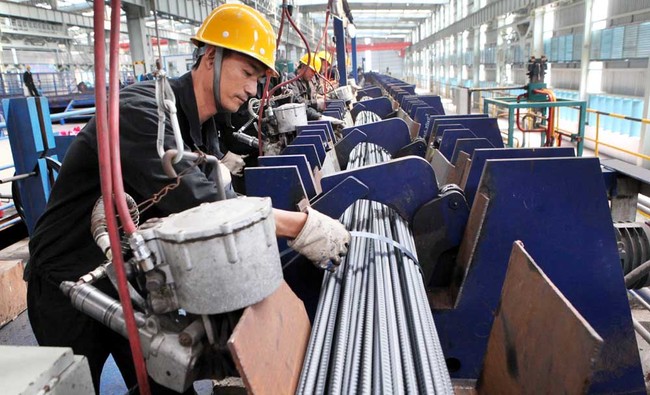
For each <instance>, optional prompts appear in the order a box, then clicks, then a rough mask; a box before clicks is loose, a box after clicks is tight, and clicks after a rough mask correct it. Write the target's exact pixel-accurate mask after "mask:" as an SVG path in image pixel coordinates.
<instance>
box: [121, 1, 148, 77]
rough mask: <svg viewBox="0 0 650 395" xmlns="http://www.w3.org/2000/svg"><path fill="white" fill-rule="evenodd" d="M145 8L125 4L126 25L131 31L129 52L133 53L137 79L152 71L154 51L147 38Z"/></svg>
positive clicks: (132, 57)
mask: <svg viewBox="0 0 650 395" xmlns="http://www.w3.org/2000/svg"><path fill="white" fill-rule="evenodd" d="M147 11H148V10H146V9H145V8H144V7H140V6H137V5H133V4H129V3H125V4H124V12H126V25H127V29H128V31H129V50H130V51H131V61H132V62H133V69H134V73H135V75H136V77H137V76H138V75H140V74H146V73H147V72H148V71H151V67H150V66H152V65H153V62H152V58H153V55H152V50H151V41H150V39H149V37H147V25H146V24H145V20H144V17H145V13H146V12H147Z"/></svg>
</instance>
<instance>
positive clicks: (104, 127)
mask: <svg viewBox="0 0 650 395" xmlns="http://www.w3.org/2000/svg"><path fill="white" fill-rule="evenodd" d="M111 9H112V15H111V66H113V65H116V66H117V65H118V44H119V32H120V29H119V26H120V25H119V23H120V9H121V8H120V1H119V0H112V1H111ZM93 11H94V17H93V18H94V24H95V40H94V51H95V87H96V88H95V103H96V115H95V118H96V124H97V144H98V156H99V168H100V180H101V190H102V198H103V201H104V208H105V210H106V226H107V229H108V234H109V239H110V244H111V251H112V254H113V257H114V263H115V270H116V274H117V279H118V294H119V297H120V303H121V304H122V307H123V310H124V318H125V321H126V328H127V333H128V338H129V345H130V348H131V355H132V358H133V363H134V366H135V371H136V376H137V379H138V386H139V389H140V394H143V395H149V394H150V389H149V380H148V377H147V370H146V367H145V363H144V357H143V355H142V347H141V344H140V335H139V332H138V328H137V324H136V321H135V316H134V312H133V305H132V304H131V298H130V296H129V292H128V288H127V281H126V273H125V270H124V259H123V257H122V252H121V244H120V237H119V232H118V226H117V219H116V217H115V207H114V205H113V185H114V183H113V176H112V174H111V172H112V171H113V170H114V169H113V166H112V164H111V136H110V134H109V130H108V116H107V108H106V104H107V103H106V79H105V66H106V55H105V52H104V49H105V34H104V3H103V2H99V1H97V2H95V3H94V4H93ZM113 58H115V59H114V60H113ZM117 70H118V68H117V67H111V72H112V74H115V73H116V72H117ZM115 76H116V74H115ZM115 76H113V78H111V79H110V81H111V86H110V89H111V91H110V92H109V96H110V98H111V103H112V105H111V112H112V118H111V119H112V120H113V122H112V126H113V128H114V129H116V131H117V129H118V126H119V118H118V117H119V111H118V106H119V91H118V89H119V88H118V87H119V82H118V79H117V78H115ZM115 120H118V121H117V122H115ZM116 136H117V138H119V135H117V133H116ZM115 141H117V143H116V144H113V145H114V146H118V150H117V162H118V167H117V170H118V172H117V175H118V179H117V180H116V181H119V182H120V183H121V182H122V179H121V169H120V167H119V140H117V139H116V140H115ZM119 200H120V199H119V198H118V201H119ZM122 200H123V201H124V197H123V190H122ZM123 211H124V215H123V217H122V218H123V221H124V224H125V230H126V231H127V233H131V232H133V231H134V230H135V226H134V225H133V222H132V221H131V219H130V216H128V215H127V213H128V209H127V208H126V202H123Z"/></svg>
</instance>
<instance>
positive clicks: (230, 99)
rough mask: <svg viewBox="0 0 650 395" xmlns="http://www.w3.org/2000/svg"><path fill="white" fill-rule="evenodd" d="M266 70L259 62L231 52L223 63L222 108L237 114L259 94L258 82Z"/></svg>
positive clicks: (221, 82)
mask: <svg viewBox="0 0 650 395" xmlns="http://www.w3.org/2000/svg"><path fill="white" fill-rule="evenodd" d="M265 71H266V69H265V67H264V66H263V65H262V63H260V62H258V61H257V60H255V59H253V58H251V57H249V56H246V55H242V54H240V53H237V52H231V53H230V54H228V56H226V57H225V58H224V59H223V61H222V62H221V81H220V82H219V83H220V85H219V89H220V90H221V98H220V100H221V106H222V107H223V108H224V109H225V110H226V111H230V112H236V111H237V110H238V109H239V107H241V106H242V104H244V103H245V102H246V101H247V100H248V99H249V98H250V97H253V96H255V95H256V94H257V81H258V80H259V79H260V78H262V77H263V76H264V73H265Z"/></svg>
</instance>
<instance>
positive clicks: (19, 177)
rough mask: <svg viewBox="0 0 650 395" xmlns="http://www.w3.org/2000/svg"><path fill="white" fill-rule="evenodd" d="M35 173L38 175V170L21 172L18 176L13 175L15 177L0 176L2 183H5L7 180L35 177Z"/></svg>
mask: <svg viewBox="0 0 650 395" xmlns="http://www.w3.org/2000/svg"><path fill="white" fill-rule="evenodd" d="M35 175H36V172H35V171H32V172H30V173H24V174H19V175H17V176H13V177H8V178H0V184H5V183H7V182H13V181H18V180H24V179H25V178H29V177H34V176H35Z"/></svg>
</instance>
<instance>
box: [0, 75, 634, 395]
mask: <svg viewBox="0 0 650 395" xmlns="http://www.w3.org/2000/svg"><path fill="white" fill-rule="evenodd" d="M366 79H367V80H370V81H372V82H374V83H375V84H376V85H375V86H372V87H367V88H365V89H363V90H360V91H359V92H358V98H359V99H361V98H363V99H364V100H362V101H359V102H357V103H355V104H354V105H353V107H352V110H351V113H352V115H353V116H354V117H358V116H359V115H360V114H361V113H362V112H364V111H368V112H372V113H374V114H376V115H378V116H379V117H380V118H382V120H381V121H379V122H375V123H370V124H365V125H358V126H355V127H350V128H346V129H343V130H342V132H341V133H340V134H338V133H335V130H333V129H332V127H331V125H330V124H329V123H327V122H310V123H309V125H307V126H303V127H299V129H298V131H297V132H298V137H296V139H294V140H293V141H292V142H291V144H290V145H289V146H288V147H287V148H286V149H285V150H284V151H283V152H282V154H281V155H279V156H272V157H261V158H260V167H256V168H247V169H246V170H245V175H246V184H247V185H246V187H247V191H248V193H249V195H253V196H271V198H272V201H273V205H274V207H277V208H284V209H289V210H296V209H298V208H302V207H304V206H305V205H307V204H310V205H311V206H312V207H314V208H316V209H317V210H319V211H321V212H324V213H326V214H328V215H330V216H332V217H339V216H341V215H342V214H343V213H344V211H345V210H346V209H347V208H348V207H349V206H350V205H351V204H352V203H354V202H355V201H357V200H359V199H368V200H373V201H376V202H379V203H382V204H384V205H386V206H388V207H390V208H391V209H393V210H394V211H395V212H396V213H398V214H399V215H400V216H401V217H402V218H404V219H405V220H406V221H407V222H408V224H409V228H410V230H411V232H412V234H413V238H414V241H415V248H416V251H414V253H416V254H417V257H418V258H419V259H418V260H419V265H420V267H421V272H422V278H423V282H424V285H425V286H426V290H427V298H428V302H429V305H430V307H431V312H432V316H433V319H434V321H435V324H436V328H437V332H438V336H439V339H440V344H441V345H442V349H443V352H444V357H445V360H446V362H447V367H448V369H449V372H450V373H451V376H452V378H463V379H478V378H479V377H480V376H481V374H482V367H483V363H484V358H485V355H486V350H487V347H488V339H489V337H490V334H491V330H492V329H493V328H492V324H493V322H494V319H495V312H497V311H498V310H499V308H500V307H499V306H500V298H501V289H502V286H503V283H504V281H505V278H506V269H507V268H508V261H509V257H510V252H511V249H512V245H513V243H514V242H515V241H516V240H520V241H522V243H523V245H524V246H525V248H526V251H527V252H528V253H529V254H530V256H532V258H534V259H535V261H536V262H537V264H538V265H539V266H540V267H541V269H542V270H543V271H544V273H545V274H546V275H547V276H548V278H550V280H551V281H552V282H553V283H554V284H555V286H556V287H557V289H559V291H560V292H561V293H562V294H563V295H564V296H565V297H566V299H567V300H568V301H569V302H570V303H571V304H572V305H573V306H574V307H575V309H576V310H577V311H578V312H579V313H580V314H581V315H582V317H584V320H585V321H586V322H587V323H588V324H590V325H591V327H593V329H594V330H595V331H596V332H597V333H598V334H599V335H600V337H601V338H602V341H603V343H602V347H601V348H600V352H599V355H598V357H597V358H596V362H595V363H594V366H593V375H592V376H591V377H590V382H591V385H590V387H588V388H589V391H590V392H593V393H614V392H616V393H645V387H644V381H643V374H642V369H641V365H640V360H639V355H638V351H637V347H636V342H635V337H634V329H633V322H632V318H631V315H630V310H629V304H628V300H627V296H626V290H625V285H624V282H623V276H622V274H623V272H622V269H621V265H620V261H621V259H620V256H619V250H618V247H617V240H616V237H615V234H614V232H613V227H612V214H611V213H610V207H609V205H608V195H609V197H611V198H614V197H615V196H616V195H617V176H616V175H613V176H612V173H611V172H605V173H603V171H602V170H601V166H600V163H599V161H598V159H597V158H580V157H575V154H574V151H573V149H572V148H569V147H556V148H536V149H533V148H518V149H515V148H508V149H506V148H504V145H503V142H502V139H501V135H500V132H499V129H498V127H497V124H496V120H495V119H494V118H489V117H487V116H485V115H472V116H462V115H460V116H457V115H445V114H444V110H443V108H442V105H441V103H440V99H439V98H437V97H433V96H419V95H416V94H415V93H414V88H415V87H414V86H413V85H410V84H406V83H404V82H402V81H399V80H396V79H393V78H390V77H385V76H381V75H367V76H366ZM37 100H38V102H37ZM44 100H45V99H42V98H40V99H34V98H28V99H14V100H11V101H8V102H5V103H3V104H4V109H5V114H7V119H8V124H7V127H8V129H9V135H10V139H11V145H12V151H13V152H14V157H15V158H14V162H15V165H16V171H17V172H18V173H20V174H28V173H35V175H36V177H29V178H26V179H23V180H20V182H19V183H18V184H19V185H20V190H21V196H22V197H23V199H22V201H23V206H24V207H25V209H26V212H29V214H28V215H26V219H27V223H28V226H29V228H30V229H32V228H33V224H34V221H35V219H36V217H37V215H38V213H40V212H41V211H42V209H43V207H44V204H45V200H46V199H47V196H48V193H49V186H50V185H51V182H52V179H51V176H50V173H51V172H49V171H48V165H47V159H46V157H49V156H51V154H53V153H54V152H55V151H54V149H55V141H54V139H53V138H52V134H51V128H50V126H49V125H50V122H49V121H48V119H49V111H48V109H47V105H46V102H44ZM345 111H346V104H345V103H343V102H339V101H330V102H329V105H328V109H327V113H328V114H329V115H332V116H337V117H339V118H341V117H342V115H343V113H344V112H345ZM25 119H28V120H29V122H24V121H25ZM364 142H365V143H372V144H375V145H378V146H380V147H382V148H383V149H384V150H385V151H386V152H387V153H388V154H389V156H390V157H391V158H392V159H391V160H390V161H388V162H385V163H381V164H376V165H371V166H366V167H361V168H354V169H346V166H347V163H348V161H349V158H350V155H351V153H352V152H353V149H354V147H356V146H357V145H358V144H360V143H364ZM56 145H59V144H58V142H57V144H56ZM614 174H615V173H614ZM606 185H607V187H606ZM280 249H281V251H285V253H284V254H283V257H282V259H283V264H284V267H285V273H284V274H285V279H286V280H287V282H288V283H289V284H290V285H291V287H292V289H293V290H294V292H295V293H296V294H297V295H298V296H300V298H301V299H302V300H303V301H304V303H305V306H306V308H307V311H308V313H309V314H310V316H311V317H313V316H314V314H315V311H316V306H317V304H318V300H319V291H320V285H321V282H322V276H323V274H322V272H320V271H318V270H317V269H315V268H314V267H313V266H312V265H308V264H298V262H299V261H301V260H302V259H303V258H302V257H300V256H297V255H296V254H295V253H292V252H288V251H291V250H287V249H286V242H283V241H281V242H280ZM539 303H540V305H541V304H543V303H544V301H543V300H540V301H539ZM534 309H535V306H531V310H534ZM528 325H539V326H547V327H548V328H549V330H551V328H552V326H553V322H548V321H545V322H529V323H528ZM510 329H513V330H514V329H516V328H510ZM567 336H570V335H569V334H567ZM504 346H505V347H508V344H504ZM557 346H558V347H559V345H557ZM552 347H554V345H553V344H549V348H552ZM508 355H510V354H508ZM508 363H509V368H511V367H512V366H510V364H514V368H515V369H514V372H515V373H516V371H517V364H518V363H521V364H524V363H525V361H523V360H519V362H517V360H516V358H515V360H514V361H512V360H510V359H509V360H508ZM520 368H521V369H523V365H520ZM510 372H511V373H512V372H513V371H512V370H511V371H510ZM586 379H587V380H588V379H589V377H587V378H586Z"/></svg>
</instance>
